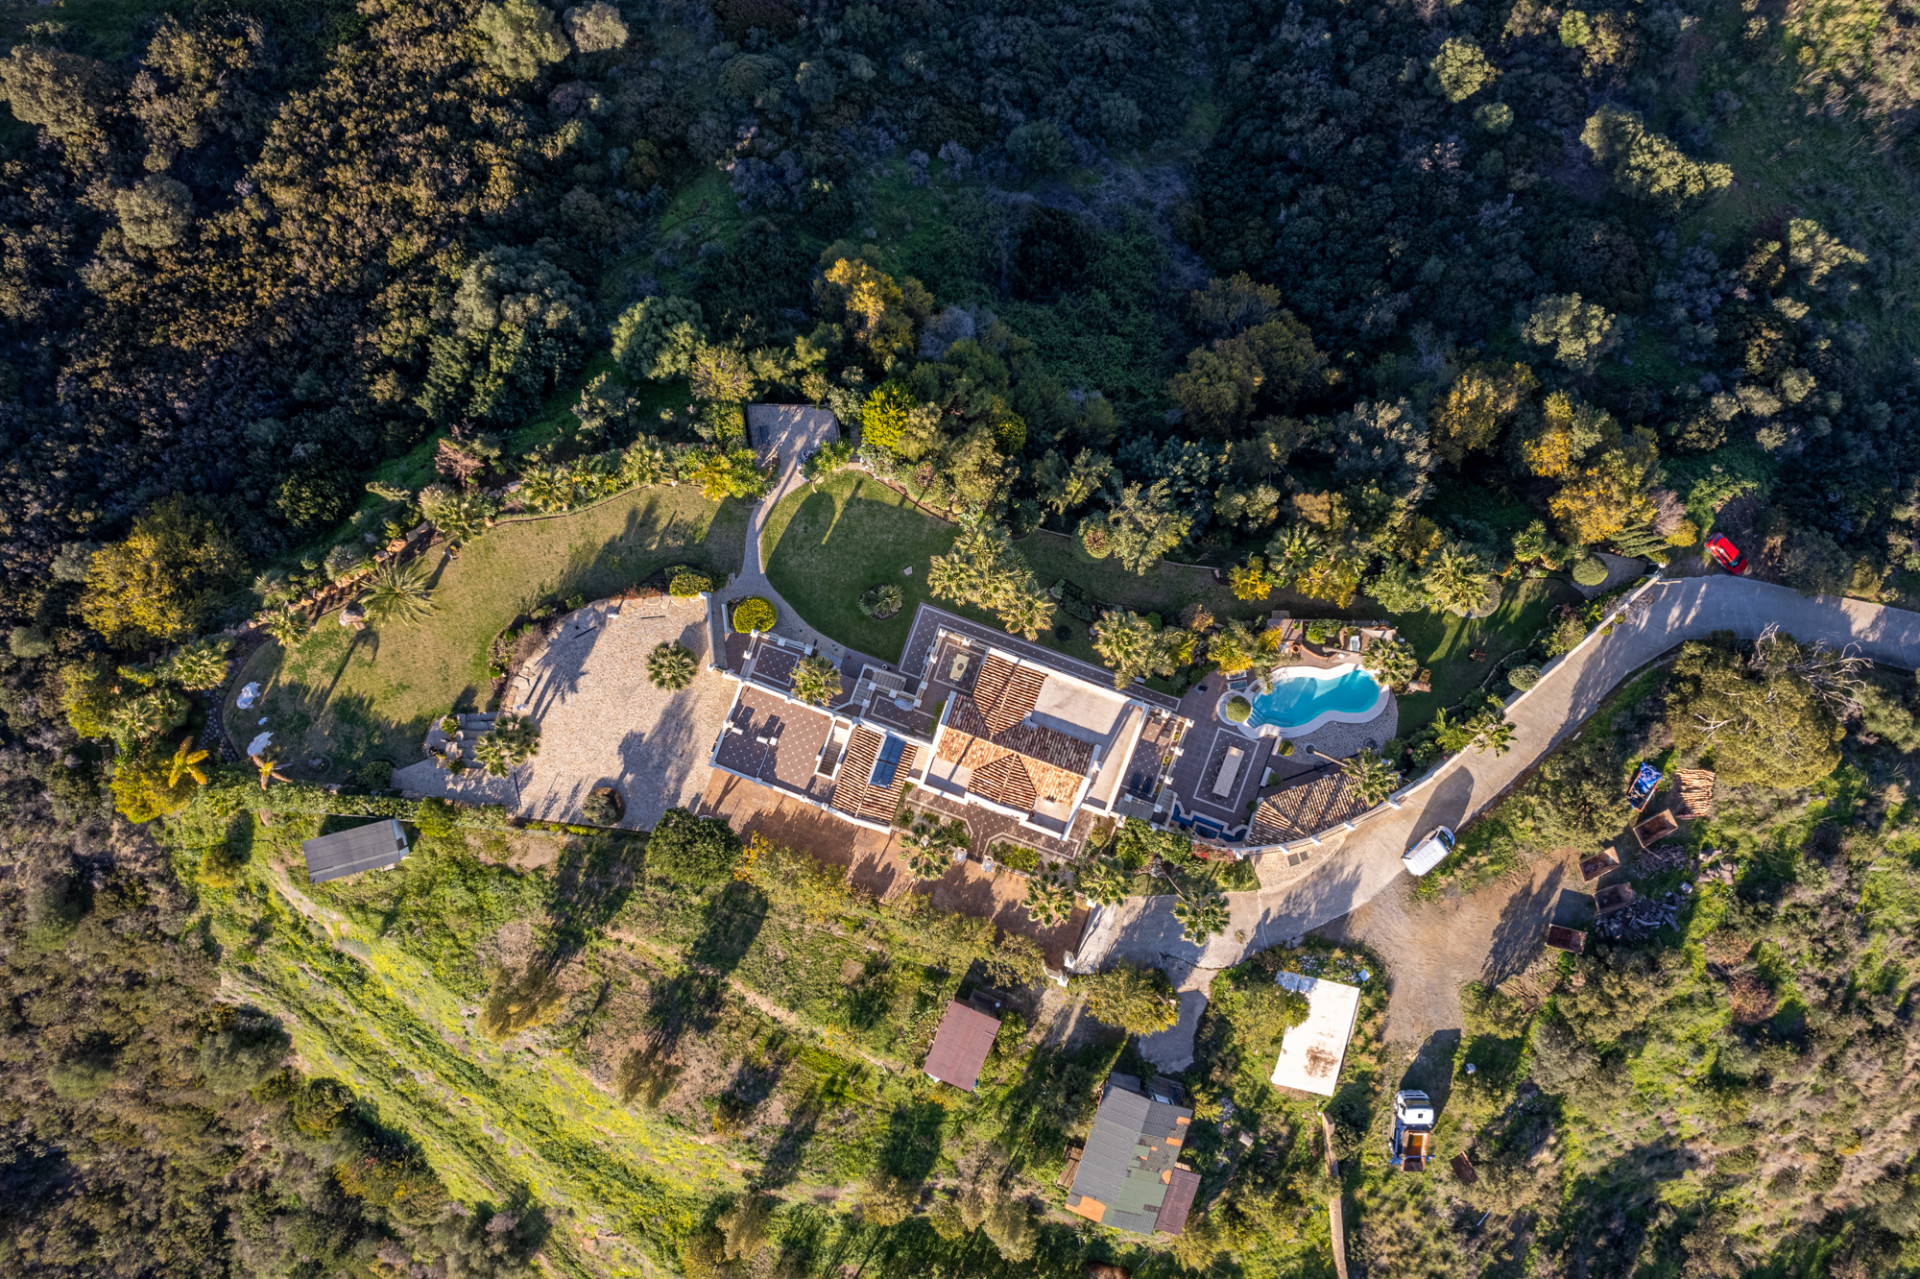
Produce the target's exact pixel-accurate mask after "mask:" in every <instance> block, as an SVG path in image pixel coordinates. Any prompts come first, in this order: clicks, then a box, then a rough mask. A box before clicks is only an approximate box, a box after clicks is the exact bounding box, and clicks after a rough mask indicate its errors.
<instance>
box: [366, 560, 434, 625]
mask: <svg viewBox="0 0 1920 1279" xmlns="http://www.w3.org/2000/svg"><path fill="white" fill-rule="evenodd" d="M430 572H431V570H429V569H428V568H427V565H426V563H425V561H422V560H408V561H407V562H405V563H404V564H403V563H401V562H400V561H399V560H387V561H386V562H384V563H383V564H381V565H380V566H379V567H378V568H376V569H374V570H373V576H372V577H371V578H370V579H369V580H368V582H367V589H366V590H365V591H364V592H362V594H361V596H360V606H361V607H362V608H364V609H366V611H367V621H368V622H370V623H372V624H373V625H374V626H375V627H381V626H387V625H390V624H392V623H396V622H417V621H419V620H420V619H421V618H423V617H425V616H427V615H428V614H429V613H431V612H433V604H432V602H431V596H432V594H433V589H432V588H431V587H430V586H428V585H427V578H428V576H429V574H430Z"/></svg>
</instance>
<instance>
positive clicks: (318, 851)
mask: <svg viewBox="0 0 1920 1279" xmlns="http://www.w3.org/2000/svg"><path fill="white" fill-rule="evenodd" d="M300 847H301V849H302V851H304V852H305V853H306V855H307V878H308V879H309V880H310V881H312V882H313V883H316V884H318V883H322V882H324V881H326V880H329V879H342V878H345V877H346V876H348V875H358V874H360V873H361V872H362V871H368V870H385V869H387V868H388V867H389V866H398V865H399V864H400V859H401V858H403V857H405V856H406V855H407V833H406V831H404V830H402V829H401V828H400V823H399V821H398V820H396V819H395V818H392V817H386V818H382V819H381V820H379V821H377V822H368V823H367V824H366V825H365V826H355V827H354V828H353V829H352V830H337V831H335V832H333V834H331V835H317V836H315V837H314V838H312V839H310V840H307V841H306V842H305V843H304V844H302V845H301V846H300Z"/></svg>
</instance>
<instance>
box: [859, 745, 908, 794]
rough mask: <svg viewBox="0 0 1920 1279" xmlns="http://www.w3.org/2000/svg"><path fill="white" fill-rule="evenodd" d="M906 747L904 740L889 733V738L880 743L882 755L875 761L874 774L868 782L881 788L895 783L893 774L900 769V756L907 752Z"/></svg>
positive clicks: (883, 788)
mask: <svg viewBox="0 0 1920 1279" xmlns="http://www.w3.org/2000/svg"><path fill="white" fill-rule="evenodd" d="M906 749H907V744H906V743H905V742H904V741H902V740H901V739H899V738H898V737H895V736H894V735H893V734H892V733H888V734H887V739H886V740H885V741H884V742H881V743H880V757H879V758H878V759H876V760H874V761H873V776H872V777H870V778H869V779H868V784H869V785H872V786H878V787H879V788H880V789H881V790H885V789H887V787H889V786H891V785H893V775H894V774H895V773H897V772H898V771H899V770H900V757H901V756H902V755H903V754H905V753H906Z"/></svg>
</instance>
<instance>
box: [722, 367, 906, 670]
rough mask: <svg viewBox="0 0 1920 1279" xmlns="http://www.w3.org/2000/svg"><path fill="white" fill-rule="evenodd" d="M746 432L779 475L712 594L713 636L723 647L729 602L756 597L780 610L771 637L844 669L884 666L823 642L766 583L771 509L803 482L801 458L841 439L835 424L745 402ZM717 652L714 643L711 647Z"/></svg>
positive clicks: (808, 412)
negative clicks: (764, 554) (741, 556)
mask: <svg viewBox="0 0 1920 1279" xmlns="http://www.w3.org/2000/svg"><path fill="white" fill-rule="evenodd" d="M747 431H748V434H749V435H750V436H751V437H752V439H753V446H754V448H755V450H757V451H758V452H759V454H760V460H761V461H762V462H763V463H764V462H769V461H772V462H777V463H779V466H780V474H779V476H778V477H777V478H776V479H775V480H774V484H773V490H772V491H771V492H770V493H768V494H767V495H766V496H765V497H763V498H761V499H760V501H759V503H758V504H756V505H755V506H754V508H753V513H752V514H751V515H750V516H748V518H747V553H746V558H745V560H744V561H743V562H742V563H741V565H740V572H739V573H738V574H737V575H736V576H735V577H734V579H733V580H732V581H731V582H728V583H727V584H726V585H725V586H724V587H722V588H721V589H720V590H717V591H715V592H714V593H713V596H712V615H711V616H710V618H709V619H708V620H709V625H710V628H711V630H712V633H713V635H714V636H715V637H716V638H717V639H718V640H719V641H720V642H721V643H724V641H725V636H726V630H727V618H728V616H729V615H730V613H731V610H732V607H733V601H735V600H738V599H744V598H746V597H747V596H749V595H759V596H761V597H763V598H765V599H767V600H770V601H772V603H773V605H774V607H775V608H777V609H779V610H780V620H779V621H777V622H775V623H774V627H773V629H774V633H775V634H777V635H784V636H786V637H787V638H788V639H794V640H799V641H800V642H801V643H803V644H808V645H811V646H812V647H813V648H814V649H816V650H817V651H819V652H821V653H825V654H826V655H827V656H829V657H831V658H832V659H833V663H834V665H836V666H839V667H841V668H842V669H843V670H844V669H846V662H847V659H848V658H849V657H851V658H854V659H855V661H856V665H857V664H858V663H860V662H865V663H867V664H870V665H873V666H882V665H886V664H887V663H885V662H883V661H882V660H881V659H880V658H878V657H874V656H872V655H871V654H867V653H862V652H860V651H859V650H857V649H850V648H848V647H847V646H846V645H844V644H840V643H837V642H836V641H834V640H831V639H828V638H827V637H826V636H825V635H822V634H821V633H820V632H819V631H816V630H814V629H813V628H812V627H811V626H809V625H807V623H806V620H805V619H804V618H802V617H801V616H800V612H799V610H798V609H796V608H794V607H793V605H791V604H789V603H787V601H786V600H785V599H783V598H781V595H780V592H778V591H776V590H774V589H773V583H772V582H770V581H768V580H767V572H766V566H765V565H764V564H763V563H762V562H761V548H760V539H761V536H762V535H763V534H764V533H765V532H766V531H767V519H768V517H769V516H771V515H772V514H773V512H774V509H775V508H776V507H778V506H779V505H780V503H781V502H782V501H783V500H785V498H786V497H787V495H788V494H790V493H793V492H794V491H795V490H797V489H798V488H799V487H800V486H801V485H803V484H805V483H806V482H807V479H806V476H804V475H803V474H801V470H800V465H801V460H802V458H803V457H804V456H805V455H806V454H809V453H811V452H813V451H814V450H816V449H818V448H819V447H820V446H821V445H823V444H831V443H832V442H833V441H835V440H837V439H839V438H840V422H839V419H837V418H835V417H834V416H833V414H831V413H829V412H828V411H827V410H825V409H815V408H808V407H806V406H805V405H799V404H750V405H748V406H747ZM714 651H715V653H716V654H717V653H718V652H719V651H720V648H719V645H716V646H715V649H714Z"/></svg>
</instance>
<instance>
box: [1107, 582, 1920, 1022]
mask: <svg viewBox="0 0 1920 1279" xmlns="http://www.w3.org/2000/svg"><path fill="white" fill-rule="evenodd" d="M1776 623H1777V624H1778V625H1779V627H1780V629H1781V630H1782V631H1783V632H1785V633H1787V634H1789V635H1792V636H1793V637H1794V638H1796V639H1799V640H1802V641H1812V640H1825V641H1826V642H1827V643H1829V644H1832V645H1835V646H1844V645H1853V646H1855V648H1856V649H1857V651H1858V652H1859V653H1860V654H1861V655H1862V656H1864V657H1867V658H1870V659H1871V660H1873V661H1874V662H1876V663H1883V664H1885V665H1889V666H1898V667H1906V668H1911V667H1914V666H1920V614H1916V613H1909V612H1904V611H1902V610H1899V609H1891V608H1886V607H1883V606H1881V605H1877V604H1867V603H1863V602H1861V601H1858V600H1843V599H1835V598H1833V597H1832V596H1818V597H1814V598H1808V597H1806V596H1803V595H1800V594H1799V593H1797V592H1795V591H1792V590H1789V589H1787V588H1786V587H1783V586H1772V585H1769V584H1767V583H1764V582H1753V581H1747V580H1744V579H1741V578H1732V577H1726V576H1713V577H1697V578H1685V579H1681V580H1660V581H1656V582H1654V583H1653V584H1652V585H1651V586H1650V587H1648V588H1646V589H1645V590H1644V592H1643V593H1641V594H1640V595H1639V596H1638V597H1637V599H1636V602H1635V603H1634V604H1633V605H1631V606H1630V607H1629V608H1628V609H1627V610H1626V615H1625V616H1624V617H1623V618H1622V619H1621V620H1620V621H1619V622H1618V623H1617V625H1616V626H1615V627H1614V629H1613V632H1612V633H1611V634H1595V635H1594V636H1592V637H1590V638H1589V640H1588V641H1587V643H1586V644H1584V645H1583V646H1582V647H1580V648H1579V649H1576V650H1575V651H1574V652H1572V653H1570V654H1568V655H1567V656H1566V657H1565V658H1564V659H1562V660H1561V661H1560V662H1559V663H1557V664H1556V665H1555V666H1553V667H1552V669H1550V670H1549V671H1548V672H1547V674H1546V676H1545V677H1544V678H1543V679H1542V680H1541V681H1540V683H1539V684H1538V685H1536V686H1535V687H1534V689H1533V690H1532V691H1531V692H1530V693H1528V694H1527V695H1526V696H1525V697H1524V698H1522V699H1520V701H1519V702H1517V703H1516V704H1515V705H1514V706H1513V707H1512V709H1511V710H1510V712H1509V717H1510V718H1511V720H1512V722H1513V724H1514V736H1513V748H1512V749H1511V750H1510V751H1508V752H1507V753H1506V754H1505V755H1500V756H1495V755H1491V754H1487V753H1484V752H1479V751H1467V752H1465V753H1463V754H1461V755H1458V756H1455V757H1454V758H1453V759H1450V760H1448V761H1447V762H1446V763H1445V764H1443V765H1442V766H1441V767H1440V768H1439V770H1438V771H1437V773H1436V774H1435V775H1434V777H1433V778H1432V780H1431V781H1430V782H1429V783H1428V784H1427V785H1425V786H1423V787H1422V788H1421V789H1420V790H1418V791H1416V792H1415V793H1414V794H1412V795H1410V796H1408V797H1407V798H1406V800H1405V801H1404V803H1403V804H1402V806H1401V808H1400V809H1399V810H1398V811H1387V812H1384V813H1382V814H1380V815H1378V816H1376V817H1374V818H1372V819H1370V820H1368V821H1366V822H1364V823H1363V824H1361V825H1360V826H1359V828H1358V829H1357V830H1355V831H1354V832H1353V833H1351V834H1347V835H1343V836H1336V837H1330V838H1328V839H1327V841H1326V842H1327V844H1328V845H1329V849H1330V851H1329V852H1326V853H1321V854H1318V855H1316V856H1315V857H1314V858H1313V859H1311V860H1310V861H1309V862H1308V863H1307V864H1306V865H1305V866H1303V867H1299V868H1291V869H1290V868H1288V867H1287V866H1286V864H1285V860H1284V859H1283V858H1280V857H1275V856H1268V857H1263V858H1262V859H1261V863H1262V864H1261V866H1260V868H1259V869H1260V879H1261V887H1260V889H1259V890H1258V891H1255V892H1247V893H1233V894H1230V895H1229V899H1228V904H1229V908H1230V911H1231V922H1230V923H1229V925H1228V928H1227V931H1226V932H1224V933H1222V934H1220V935H1219V936H1216V937H1214V938H1212V939H1211V940H1210V941H1209V942H1208V943H1207V944H1206V946H1204V947H1202V946H1196V945H1194V944H1193V943H1192V942H1189V941H1187V940H1185V939H1184V938H1183V937H1181V935H1180V926H1179V924H1178V923H1176V922H1175V921H1174V918H1173V910H1172V907H1173V899H1172V898H1169V897H1152V898H1132V899H1129V900H1128V901H1127V902H1126V903H1124V904H1123V905H1121V906H1119V907H1116V908H1113V909H1110V910H1103V911H1101V912H1099V917H1098V918H1097V919H1096V921H1095V923H1094V926H1093V927H1092V928H1091V929H1090V930H1089V933H1088V935H1087V937H1086V938H1084V939H1083V941H1082V944H1081V947H1080V950H1079V952H1078V954H1077V955H1076V957H1075V966H1076V968H1079V969H1080V970H1082V971H1085V970H1087V969H1090V968H1094V967H1098V966H1100V965H1102V964H1105V963H1107V962H1109V961H1111V960H1114V959H1123V958H1124V959H1132V960H1137V961H1140V962H1143V963H1149V964H1154V965H1157V966H1159V967H1162V968H1164V969H1166V970H1167V971H1168V972H1169V973H1170V974H1171V975H1172V977H1173V979H1174V982H1175V984H1176V985H1184V984H1186V982H1187V980H1188V978H1189V976H1190V975H1191V973H1192V971H1193V970H1194V969H1196V968H1197V969H1219V968H1226V967H1229V966H1231V965H1233V964H1236V963H1238V962H1240V960H1241V959H1243V958H1245V957H1246V956H1247V955H1248V954H1250V953H1252V952H1254V951H1257V950H1263V949H1265V948H1267V947H1269V946H1273V945H1277V944H1279V943H1281V942H1284V941H1288V940H1291V939H1293V938H1296V937H1299V936H1301V935H1302V934H1304V933H1306V932H1307V931H1308V930H1310V929H1313V928H1317V927H1319V926H1320V925H1321V924H1324V923H1327V922H1328V921H1330V920H1334V919H1338V918H1340V917H1341V916H1342V915H1345V914H1347V913H1348V912H1349V911H1352V910H1354V909H1355V908H1356V907H1358V906H1360V905H1362V904H1363V903H1365V902H1368V901H1371V900H1372V899H1373V898H1375V897H1377V896H1379V895H1380V894H1381V893H1382V892H1384V891H1386V889H1387V888H1388V887H1389V886H1391V885H1393V884H1394V883H1395V882H1396V881H1397V880H1399V879H1400V877H1401V875H1402V874H1403V872H1402V870H1401V863H1400V855H1401V854H1402V853H1403V852H1405V851H1406V850H1407V849H1408V848H1409V847H1411V846H1412V845H1413V843H1414V842H1415V841H1416V840H1417V839H1418V838H1419V837H1420V836H1421V835H1422V834H1424V833H1425V832H1426V831H1428V830H1430V829H1432V828H1433V827H1435V826H1442V825H1444V826H1451V827H1455V828H1458V827H1460V826H1461V825H1463V824H1464V823H1465V822H1466V821H1467V820H1468V819H1469V818H1471V817H1473V816H1475V815H1477V814H1479V813H1480V812H1482V811H1484V810H1485V809H1486V808H1487V807H1488V806H1490V805H1491V804H1492V803H1493V802H1494V801H1495V800H1497V799H1498V798H1499V797H1500V796H1501V795H1502V794H1504V793H1505V792H1506V790H1507V789H1508V788H1509V787H1511V786H1512V785H1513V784H1514V783H1515V782H1516V781H1518V780H1519V779H1520V778H1521V777H1522V776H1523V775H1524V774H1525V773H1526V772H1527V770H1528V769H1530V768H1532V767H1533V765H1534V764H1536V763H1537V762H1539V760H1540V759H1541V758H1542V757H1544V756H1545V755H1546V754H1547V753H1548V752H1549V751H1551V750H1552V749H1553V748H1554V747H1555V746H1557V745H1558V744H1559V743H1560V742H1561V741H1562V740H1563V739H1565V738H1566V737H1567V736H1569V735H1570V734H1572V733H1573V732H1575V731H1576V730H1577V729H1578V728H1579V726H1580V725H1581V724H1582V723H1583V722H1584V721H1585V720H1586V719H1587V717H1588V716H1590V715H1592V714H1593V713H1594V711H1595V710H1597V709H1598V708H1599V706H1600V703H1601V702H1602V701H1603V700H1604V699H1605V698H1606V696H1607V694H1608V693H1610V692H1611V691H1612V690H1613V689H1614V688H1615V687H1616V686H1617V685H1618V684H1620V683H1621V682H1622V681H1623V680H1625V679H1626V677H1627V676H1628V675H1630V674H1632V673H1633V672H1634V671H1635V670H1637V669H1639V668H1640V667H1641V666H1644V665H1645V664H1647V663H1648V662H1651V661H1652V660H1654V659H1655V658H1657V657H1659V656H1661V655H1662V654H1664V653H1666V652H1667V651H1668V650H1670V649H1672V648H1674V647H1675V646H1677V645H1678V644H1680V643H1681V642H1683V641H1685V640H1689V639H1699V638H1702V637H1704V636H1706V635H1708V634H1711V633H1712V632H1714V631H1720V630H1726V631H1732V632H1733V633H1734V634H1735V635H1737V636H1739V637H1740V638H1741V639H1752V638H1754V637H1755V636H1757V635H1758V634H1759V633H1760V632H1761V631H1762V630H1763V629H1764V628H1765V627H1767V626H1768V625H1771V624H1776Z"/></svg>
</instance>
